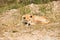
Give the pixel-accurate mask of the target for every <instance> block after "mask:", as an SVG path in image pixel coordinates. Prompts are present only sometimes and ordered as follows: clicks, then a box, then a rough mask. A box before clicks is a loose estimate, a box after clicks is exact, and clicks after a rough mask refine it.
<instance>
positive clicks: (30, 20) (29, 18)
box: [22, 14, 50, 26]
mask: <svg viewBox="0 0 60 40" xmlns="http://www.w3.org/2000/svg"><path fill="white" fill-rule="evenodd" d="M49 22H50V21H49V20H48V19H47V18H46V17H44V16H36V15H31V14H25V15H23V16H22V23H23V24H25V25H27V26H30V25H36V24H48V23H49Z"/></svg>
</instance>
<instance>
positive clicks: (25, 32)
mask: <svg viewBox="0 0 60 40" xmlns="http://www.w3.org/2000/svg"><path fill="white" fill-rule="evenodd" d="M31 5H34V6H33V8H34V7H37V8H36V9H35V8H34V9H33V10H32V12H37V11H38V10H39V8H38V5H35V4H31ZM27 7H28V6H27ZM52 8H53V7H52ZM53 9H55V7H54V8H53ZM34 10H35V11H34ZM57 11H58V10H57ZM55 12H56V11H53V13H51V14H46V16H48V18H50V19H51V23H49V24H47V25H40V24H38V25H35V26H30V27H26V26H25V25H23V24H22V23H21V14H20V10H18V9H11V10H8V11H6V12H4V13H3V15H1V17H0V40H60V25H59V24H60V19H59V17H60V14H59V13H55ZM53 14H54V16H53ZM55 16H56V17H55ZM52 17H53V18H52ZM52 21H54V22H52Z"/></svg>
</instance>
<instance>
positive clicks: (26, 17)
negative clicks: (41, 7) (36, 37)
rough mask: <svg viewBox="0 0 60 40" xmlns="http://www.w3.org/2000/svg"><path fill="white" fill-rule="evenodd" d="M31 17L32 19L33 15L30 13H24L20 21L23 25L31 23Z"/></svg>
mask: <svg viewBox="0 0 60 40" xmlns="http://www.w3.org/2000/svg"><path fill="white" fill-rule="evenodd" d="M32 19H33V15H31V14H26V15H23V16H22V22H23V23H24V24H25V25H31V24H32V21H31V20H32Z"/></svg>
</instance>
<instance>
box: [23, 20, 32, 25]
mask: <svg viewBox="0 0 60 40" xmlns="http://www.w3.org/2000/svg"><path fill="white" fill-rule="evenodd" d="M23 24H24V25H28V26H30V25H31V24H30V23H29V22H27V21H24V22H23Z"/></svg>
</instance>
